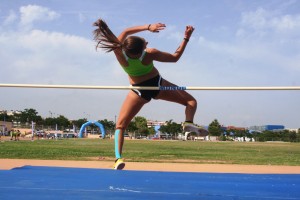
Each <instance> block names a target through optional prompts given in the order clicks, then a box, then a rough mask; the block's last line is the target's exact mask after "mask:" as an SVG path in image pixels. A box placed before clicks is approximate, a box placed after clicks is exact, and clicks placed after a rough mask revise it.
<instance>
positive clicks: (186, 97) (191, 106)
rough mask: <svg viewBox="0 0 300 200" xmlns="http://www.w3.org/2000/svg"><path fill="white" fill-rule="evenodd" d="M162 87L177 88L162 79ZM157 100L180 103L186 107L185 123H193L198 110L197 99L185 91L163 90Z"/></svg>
mask: <svg viewBox="0 0 300 200" xmlns="http://www.w3.org/2000/svg"><path fill="white" fill-rule="evenodd" d="M161 86H176V85H175V84H173V83H170V82H169V81H167V80H165V79H162V82H161ZM155 99H161V100H166V101H171V102H175V103H179V104H181V105H184V106H185V121H190V122H193V120H194V115H195V113H196V110H197V101H196V99H195V98H194V97H193V96H192V95H190V94H189V93H187V92H186V91H184V90H161V91H160V92H159V94H158V95H157V96H156V98H155Z"/></svg>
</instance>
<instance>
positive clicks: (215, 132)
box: [208, 119, 223, 136]
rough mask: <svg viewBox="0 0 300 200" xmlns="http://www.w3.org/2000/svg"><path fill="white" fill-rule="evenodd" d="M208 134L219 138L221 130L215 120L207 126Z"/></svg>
mask: <svg viewBox="0 0 300 200" xmlns="http://www.w3.org/2000/svg"><path fill="white" fill-rule="evenodd" d="M208 132H209V133H210V134H211V135H212V136H220V135H221V134H222V133H223V131H222V129H221V125H220V123H219V122H218V120H217V119H215V120H214V121H212V122H211V123H210V124H209V126H208Z"/></svg>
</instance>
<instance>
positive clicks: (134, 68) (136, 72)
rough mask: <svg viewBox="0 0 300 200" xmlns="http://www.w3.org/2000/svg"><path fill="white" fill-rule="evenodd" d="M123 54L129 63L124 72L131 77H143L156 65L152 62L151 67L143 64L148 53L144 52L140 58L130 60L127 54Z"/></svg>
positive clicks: (124, 67)
mask: <svg viewBox="0 0 300 200" xmlns="http://www.w3.org/2000/svg"><path fill="white" fill-rule="evenodd" d="M123 54H124V56H125V58H126V60H127V62H128V66H123V65H122V67H123V69H124V71H125V72H126V73H127V74H128V75H129V76H143V75H146V74H148V73H150V72H151V70H152V69H153V67H154V65H153V62H151V63H150V64H149V65H144V64H143V63H142V60H143V59H144V57H145V55H146V54H147V52H146V51H143V53H142V55H141V57H140V58H135V59H133V58H129V57H128V56H127V55H126V53H125V52H124V51H123Z"/></svg>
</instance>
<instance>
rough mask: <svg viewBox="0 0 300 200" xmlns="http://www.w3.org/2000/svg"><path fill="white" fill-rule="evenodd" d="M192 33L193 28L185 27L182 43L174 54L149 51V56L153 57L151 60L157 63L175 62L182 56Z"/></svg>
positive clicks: (154, 50) (155, 50)
mask: <svg viewBox="0 0 300 200" xmlns="http://www.w3.org/2000/svg"><path fill="white" fill-rule="evenodd" d="M193 31H194V27H192V26H186V29H185V33H184V37H183V41H182V42H181V44H180V46H179V47H178V48H177V50H176V51H175V53H173V54H171V53H167V52H162V51H159V50H157V49H151V50H150V51H151V55H152V56H153V57H152V58H153V60H156V61H159V62H177V61H178V60H179V59H180V57H181V55H182V54H183V52H184V50H185V47H186V45H187V43H188V42H189V39H190V37H191V35H192V33H193Z"/></svg>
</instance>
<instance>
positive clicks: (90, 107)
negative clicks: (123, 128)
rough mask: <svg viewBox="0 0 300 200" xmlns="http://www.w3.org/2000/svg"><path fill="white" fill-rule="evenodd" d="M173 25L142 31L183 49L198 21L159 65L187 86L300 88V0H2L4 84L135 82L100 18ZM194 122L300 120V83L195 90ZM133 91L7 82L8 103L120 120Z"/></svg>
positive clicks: (166, 105)
mask: <svg viewBox="0 0 300 200" xmlns="http://www.w3.org/2000/svg"><path fill="white" fill-rule="evenodd" d="M98 18H102V19H104V20H105V21H106V22H107V24H108V26H109V27H110V28H111V30H112V31H113V32H114V33H115V34H116V35H118V34H120V33H121V32H122V30H124V29H125V28H127V27H131V26H136V25H144V24H151V23H158V22H161V23H165V24H166V26H167V27H166V29H165V30H163V31H161V32H160V33H151V32H148V31H145V32H141V33H138V34H137V35H138V36H141V37H144V38H146V40H147V41H148V47H151V48H156V49H159V50H161V51H166V52H170V53H173V52H175V50H176V49H177V47H178V46H179V44H180V42H181V41H182V39H183V37H184V30H185V26H186V25H192V26H194V27H195V31H194V33H193V35H192V38H191V39H190V41H189V43H188V46H187V48H186V50H185V52H184V54H183V56H182V57H181V59H180V60H179V61H178V62H177V63H159V62H155V63H154V65H155V66H156V68H158V70H159V71H160V73H161V75H162V77H163V78H165V79H167V80H169V81H171V82H173V83H175V84H177V85H179V86H199V87H200V86H212V87H223V86H299V85H300V78H299V77H300V76H299V75H300V1H299V0H251V1H248V0H186V1H183V0H163V1H162V0H142V1H141V0H122V1H121V0H111V1H104V0H86V1H80V0H64V1H61V0H1V1H0V83H15V84H17V83H18V84H58V85H63V84H66V85H103V86H128V85H129V82H128V78H127V75H126V74H125V73H124V71H123V69H122V68H121V67H120V65H119V64H118V62H117V60H116V58H115V57H114V55H113V53H105V52H103V51H101V50H98V51H96V50H95V45H96V43H95V42H94V41H93V35H92V31H93V30H94V27H93V26H92V24H93V22H95V21H96V20H97V19H98ZM188 92H189V93H191V94H192V95H193V96H194V97H195V98H196V99H197V101H198V109H197V113H196V115H195V119H194V122H195V123H197V124H201V125H208V124H210V123H211V122H212V121H213V120H214V119H217V120H218V121H219V123H220V124H222V125H225V126H230V125H233V126H238V127H249V126H259V125H270V124H273V125H274V124H277V125H285V126H286V127H287V128H300V112H299V111H300V103H299V99H300V92H299V91H200V90H198V91H188ZM127 93H128V91H124V90H65V89H21V88H0V95H1V98H0V110H9V111H10V110H24V109H26V108H34V109H36V110H37V111H38V113H39V114H40V115H41V116H42V117H51V116H52V117H56V116H59V115H64V116H65V117H67V118H69V119H80V118H87V119H89V120H99V119H108V120H112V121H114V120H115V118H116V117H117V116H118V115H119V110H120V107H121V105H122V103H123V100H124V99H125V96H126V94H127ZM138 116H143V117H145V118H147V119H149V120H157V121H168V120H173V121H175V122H177V123H180V122H182V121H184V119H185V116H184V107H183V106H181V105H177V104H174V103H170V102H165V101H158V100H152V101H151V102H150V103H148V104H146V105H145V106H144V107H143V109H142V110H141V111H140V112H139V113H138Z"/></svg>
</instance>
